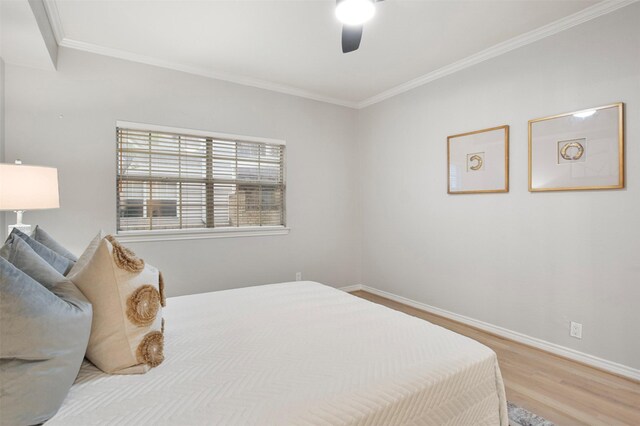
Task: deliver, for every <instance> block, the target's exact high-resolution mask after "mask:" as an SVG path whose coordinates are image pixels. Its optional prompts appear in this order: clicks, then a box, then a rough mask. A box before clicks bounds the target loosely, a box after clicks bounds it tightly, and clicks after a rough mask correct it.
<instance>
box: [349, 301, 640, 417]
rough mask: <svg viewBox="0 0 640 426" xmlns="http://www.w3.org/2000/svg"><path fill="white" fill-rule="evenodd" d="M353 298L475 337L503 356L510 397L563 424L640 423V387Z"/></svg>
mask: <svg viewBox="0 0 640 426" xmlns="http://www.w3.org/2000/svg"><path fill="white" fill-rule="evenodd" d="M351 294H353V295H355V296H358V297H362V298H363V299H367V300H370V301H372V302H375V303H379V304H381V305H386V306H388V307H390V308H393V309H396V310H399V311H402V312H405V313H407V314H409V315H413V316H416V317H419V318H422V319H424V320H427V321H429V322H431V323H433V324H437V325H440V326H442V327H445V328H448V329H449V330H452V331H455V332H456V333H459V334H463V335H465V336H468V337H471V338H472V339H474V340H477V341H479V342H481V343H483V344H484V345H486V346H488V347H490V348H491V349H493V350H494V351H495V353H496V354H497V355H498V362H499V363H500V370H501V371H502V376H503V378H504V383H505V388H506V391H507V399H508V400H509V401H511V402H513V403H514V404H517V405H519V406H521V407H524V408H526V409H527V410H529V411H531V412H534V413H536V414H538V415H540V416H543V417H545V418H546V419H548V420H550V421H552V422H554V423H556V424H557V425H560V426H567V425H570V426H573V425H592V426H596V425H606V426H615V425H634V426H635V425H639V426H640V383H639V382H635V381H632V380H629V379H625V378H623V377H619V376H616V375H613V374H610V373H607V372H604V371H602V370H598V369H595V368H592V367H589V366H587V365H584V364H581V363H578V362H575V361H571V360H569V359H566V358H562V357H559V356H556V355H553V354H550V353H548V352H545V351H542V350H539V349H536V348H533V347H531V346H527V345H523V344H521V343H517V342H514V341H512V340H509V339H505V338H502V337H499V336H496V335H494V334H491V333H487V332H485V331H482V330H479V329H476V328H474V327H470V326H468V325H465V324H462V323H459V322H456V321H452V320H450V319H447V318H443V317H441V316H438V315H434V314H431V313H428V312H425V311H421V310H419V309H415V308H412V307H410V306H407V305H403V304H401V303H398V302H394V301H392V300H389V299H385V298H383V297H380V296H376V295H373V294H371V293H367V292H364V291H355V292H352V293H351Z"/></svg>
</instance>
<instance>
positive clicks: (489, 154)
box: [447, 125, 509, 194]
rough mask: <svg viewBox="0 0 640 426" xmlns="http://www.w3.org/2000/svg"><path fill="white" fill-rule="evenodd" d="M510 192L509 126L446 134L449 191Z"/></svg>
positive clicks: (452, 192)
mask: <svg viewBox="0 0 640 426" xmlns="http://www.w3.org/2000/svg"><path fill="white" fill-rule="evenodd" d="M499 192H509V126H508V125H503V126H497V127H489V128H487V129H482V130H476V131H473V132H466V133H460V134H457V135H452V136H448V137H447V193H448V194H487V193H499Z"/></svg>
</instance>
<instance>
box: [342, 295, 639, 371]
mask: <svg viewBox="0 0 640 426" xmlns="http://www.w3.org/2000/svg"><path fill="white" fill-rule="evenodd" d="M340 290H344V291H356V290H364V291H366V292H367V293H371V294H375V295H377V296H381V297H384V298H385V299H389V300H393V301H394V302H399V303H402V304H404V305H407V306H411V307H413V308H416V309H420V310H422V311H426V312H429V313H432V314H435V315H440V316H441V317H445V318H449V319H451V320H454V321H458V322H460V323H463V324H466V325H469V326H471V327H475V328H478V329H480V330H484V331H487V332H489V333H493V334H496V335H498V336H500V337H504V338H507V339H510V340H513V341H515V342H518V343H523V344H525V345H528V346H533V347H534V348H538V349H541V350H543V351H546V352H550V353H552V354H555V355H559V356H561V357H564V358H568V359H571V360H574V361H578V362H581V363H583V364H586V365H590V366H592V367H595V368H599V369H601V370H605V371H609V372H611V373H614V374H617V375H620V376H623V377H628V378H630V379H632V380H636V381H640V370H638V369H636V368H633V367H629V366H627V365H622V364H618V363H617V362H613V361H608V360H606V359H602V358H598V357H597V356H593V355H589V354H586V353H584V352H580V351H576V350H575V349H571V348H567V347H565V346H561V345H557V344H555V343H551V342H547V341H546V340H542V339H538V338H535V337H531V336H527V335H526V334H522V333H518V332H517V331H512V330H509V329H506V328H504V327H499V326H497V325H493V324H489V323H487V322H484V321H479V320H476V319H473V318H469V317H466V316H464V315H459V314H456V313H453V312H449V311H446V310H444V309H440V308H436V307H435V306H431V305H427V304H426V303H421V302H416V301H415V300H411V299H407V298H406V297H402V296H398V295H395V294H393V293H389V292H387V291H383V290H378V289H376V288H373V287H369V286H366V285H362V284H358V285H352V286H348V287H343V288H341V289H340Z"/></svg>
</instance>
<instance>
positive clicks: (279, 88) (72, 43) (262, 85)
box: [60, 38, 357, 108]
mask: <svg viewBox="0 0 640 426" xmlns="http://www.w3.org/2000/svg"><path fill="white" fill-rule="evenodd" d="M60 46H62V47H67V48H69V49H76V50H82V51H85V52H90V53H95V54H98V55H103V56H110V57H113V58H118V59H124V60H127V61H131V62H138V63H142V64H147V65H153V66H156V67H160V68H167V69H171V70H175V71H182V72H186V73H188V74H195V75H199V76H203V77H209V78H213V79H216V80H223V81H228V82H231V83H236V84H240V85H243V86H251V87H256V88H258V89H264V90H269V91H272V92H279V93H284V94H287V95H293V96H298V97H301V98H307V99H311V100H314V101H320V102H325V103H329V104H335V105H340V106H344V107H347V108H356V106H357V104H356V103H355V102H350V101H346V100H343V99H337V98H332V97H329V96H324V95H321V94H319V93H315V92H311V91H308V90H304V89H299V88H297V87H293V86H288V85H285V84H278V83H273V82H270V81H266V80H260V79H256V78H251V77H244V76H238V75H232V74H226V73H221V72H215V71H212V70H210V69H208V68H204V67H194V66H190V65H184V64H179V63H176V62H171V61H165V60H162V59H158V58H152V57H150V56H144V55H138V54H137V53H131V52H127V51H125V50H120V49H112V48H110V47H104V46H99V45H96V44H92V43H85V42H83V41H77V40H71V39H68V38H63V39H62V41H61V42H60Z"/></svg>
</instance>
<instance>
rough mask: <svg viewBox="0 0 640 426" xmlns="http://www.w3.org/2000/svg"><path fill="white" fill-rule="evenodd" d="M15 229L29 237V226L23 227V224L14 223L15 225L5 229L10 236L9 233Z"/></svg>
mask: <svg viewBox="0 0 640 426" xmlns="http://www.w3.org/2000/svg"><path fill="white" fill-rule="evenodd" d="M14 229H17V230H18V231H22V232H24V233H25V234H27V235H31V225H25V224H24V223H16V224H15V225H9V226H8V227H7V235H9V234H11V231H13V230H14Z"/></svg>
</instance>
